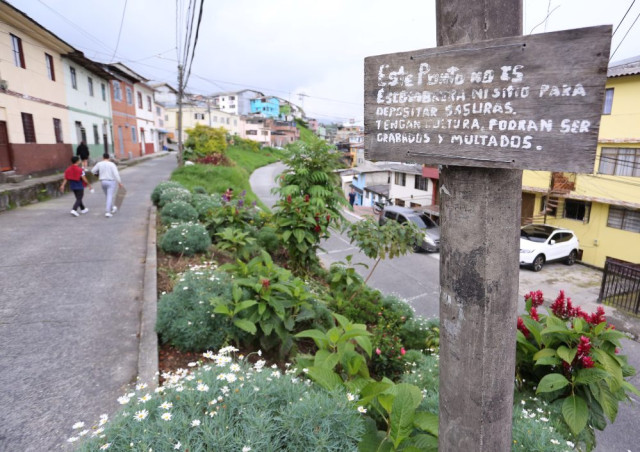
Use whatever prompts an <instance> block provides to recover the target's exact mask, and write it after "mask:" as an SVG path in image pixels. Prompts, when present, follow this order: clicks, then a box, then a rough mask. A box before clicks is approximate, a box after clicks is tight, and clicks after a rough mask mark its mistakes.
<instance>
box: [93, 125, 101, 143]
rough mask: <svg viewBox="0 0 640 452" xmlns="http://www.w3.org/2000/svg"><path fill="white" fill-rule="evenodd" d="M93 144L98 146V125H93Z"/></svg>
mask: <svg viewBox="0 0 640 452" xmlns="http://www.w3.org/2000/svg"><path fill="white" fill-rule="evenodd" d="M93 142H94V143H95V144H100V133H99V132H98V125H97V124H94V125H93Z"/></svg>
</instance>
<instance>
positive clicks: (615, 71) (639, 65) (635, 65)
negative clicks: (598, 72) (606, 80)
mask: <svg viewBox="0 0 640 452" xmlns="http://www.w3.org/2000/svg"><path fill="white" fill-rule="evenodd" d="M638 74H640V55H638V56H635V57H632V58H627V59H626V60H620V61H616V62H615V63H613V65H611V66H609V70H608V71H607V77H621V76H623V75H638Z"/></svg>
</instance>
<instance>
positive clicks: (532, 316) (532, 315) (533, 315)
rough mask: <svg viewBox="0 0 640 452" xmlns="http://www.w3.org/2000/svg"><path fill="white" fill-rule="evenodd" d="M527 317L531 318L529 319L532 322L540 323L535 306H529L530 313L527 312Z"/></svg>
mask: <svg viewBox="0 0 640 452" xmlns="http://www.w3.org/2000/svg"><path fill="white" fill-rule="evenodd" d="M529 315H530V316H531V318H532V319H533V320H535V321H536V322H539V321H540V316H538V310H537V309H536V307H535V306H531V311H529Z"/></svg>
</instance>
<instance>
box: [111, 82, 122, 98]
mask: <svg viewBox="0 0 640 452" xmlns="http://www.w3.org/2000/svg"><path fill="white" fill-rule="evenodd" d="M113 98H114V100H117V101H118V102H122V88H121V87H120V82H118V81H116V80H114V81H113Z"/></svg>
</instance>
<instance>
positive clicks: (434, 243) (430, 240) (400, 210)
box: [378, 206, 440, 251]
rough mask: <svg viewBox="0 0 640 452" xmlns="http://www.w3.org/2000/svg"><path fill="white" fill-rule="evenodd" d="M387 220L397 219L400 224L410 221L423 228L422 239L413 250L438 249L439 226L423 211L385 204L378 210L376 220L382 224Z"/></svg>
mask: <svg viewBox="0 0 640 452" xmlns="http://www.w3.org/2000/svg"><path fill="white" fill-rule="evenodd" d="M389 220H393V221H397V222H398V223H400V224H404V223H407V222H408V221H410V222H412V223H414V224H415V225H416V226H418V227H419V228H420V229H422V230H424V240H423V241H422V243H421V244H419V245H416V246H415V248H414V251H420V250H424V251H439V250H440V228H439V227H438V225H437V224H435V223H434V222H433V220H432V219H431V218H429V217H428V216H427V215H425V214H424V213H422V212H416V211H415V210H413V209H410V208H408V207H399V206H385V207H384V208H383V209H382V212H380V218H379V219H378V222H379V223H380V224H384V223H385V222H387V221H389Z"/></svg>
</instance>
